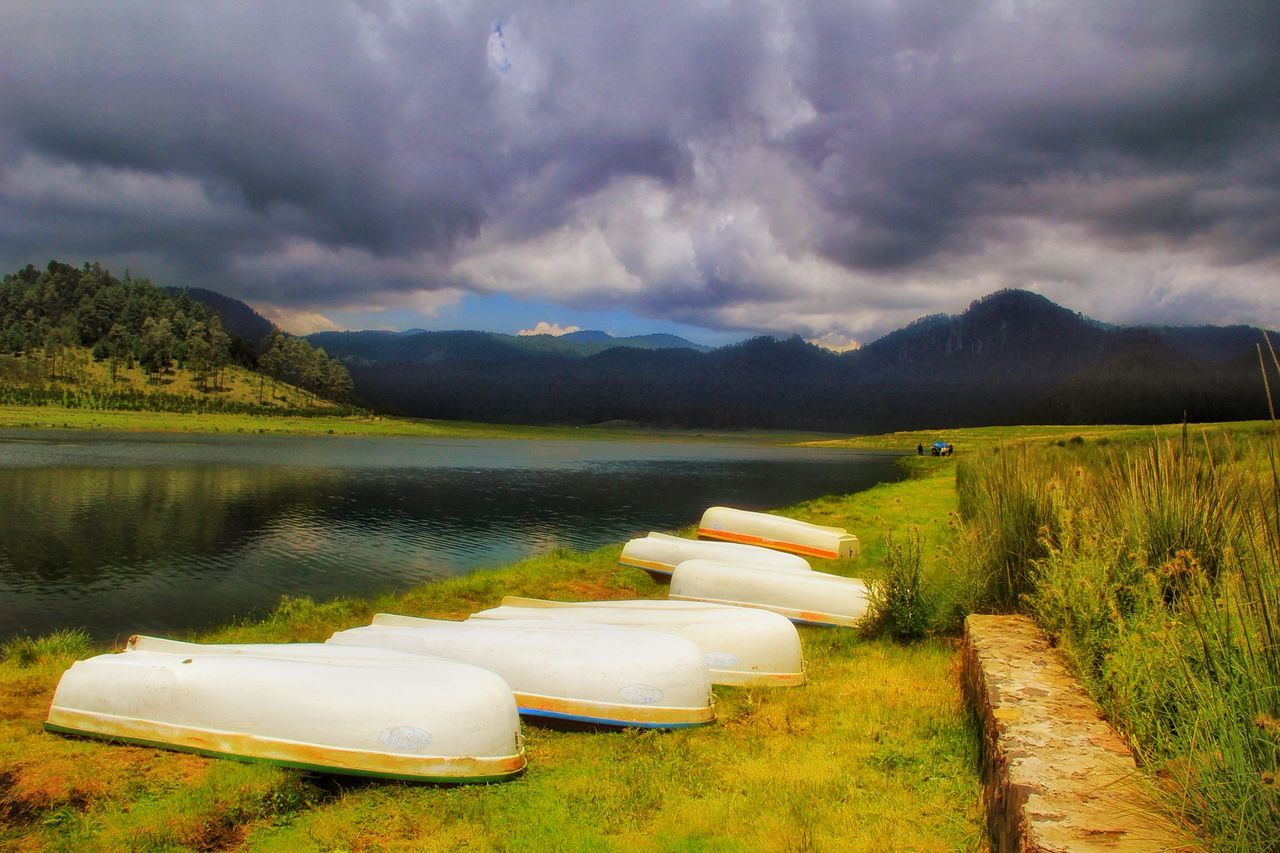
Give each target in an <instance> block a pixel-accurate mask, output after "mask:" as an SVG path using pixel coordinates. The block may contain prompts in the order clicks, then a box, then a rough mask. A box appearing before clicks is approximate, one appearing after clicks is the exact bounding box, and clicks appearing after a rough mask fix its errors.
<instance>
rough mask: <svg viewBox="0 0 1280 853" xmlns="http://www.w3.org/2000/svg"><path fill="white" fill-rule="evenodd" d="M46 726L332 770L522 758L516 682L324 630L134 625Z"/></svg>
mask: <svg viewBox="0 0 1280 853" xmlns="http://www.w3.org/2000/svg"><path fill="white" fill-rule="evenodd" d="M45 728H46V729H48V730H50V731H54V732H60V733H63V734H74V735H86V736H90V737H97V738H106V739H109V740H113V741H123V742H127V743H133V744H142V745H147V746H157V747H164V748H168V749H176V750H180V751H184V752H195V753H199V754H202V755H210V756H216V757H222V758H235V759H240V760H247V761H264V762H268V763H271V764H280V765H284V766H287V767H298V768H303V769H307V770H315V771H320V772H324V773H342V774H351V775H357V776H373V777H379V778H388V779H403V780H411V781H418V782H492V781H498V780H501V779H507V778H510V777H513V776H515V775H517V774H519V773H520V772H521V771H522V770H523V769H524V766H525V756H524V748H523V744H522V738H521V735H520V717H519V715H518V712H517V710H516V705H515V702H514V701H513V699H512V695H511V689H510V688H509V687H508V686H507V684H506V682H504V681H503V680H502V679H501V678H500V677H499V676H497V675H495V674H494V673H492V672H489V671H487V670H484V669H481V668H479V667H474V666H467V665H465V664H460V663H456V662H454V661H446V660H440V659H438V658H426V657H421V656H416V655H408V654H396V653H390V654H388V653H385V652H383V651H381V650H369V649H335V648H333V647H329V646H325V645H322V644H319V643H309V644H280V645H268V644H262V645H253V646H239V647H237V646H203V645H199V644H195V643H180V642H174V641H168V640H159V639H155V638H145V637H142V638H135V639H134V640H132V641H131V642H130V649H129V650H128V651H126V652H125V653H123V654H106V655H99V656H97V657H94V658H90V659H88V660H83V661H78V662H76V663H75V664H72V666H71V668H70V669H68V670H67V671H66V672H65V673H63V675H62V679H61V681H59V683H58V689H57V691H56V692H55V693H54V697H53V704H52V707H50V709H49V717H48V720H47V722H46V723H45Z"/></svg>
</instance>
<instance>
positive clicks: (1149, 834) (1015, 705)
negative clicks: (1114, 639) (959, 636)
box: [963, 615, 1199, 851]
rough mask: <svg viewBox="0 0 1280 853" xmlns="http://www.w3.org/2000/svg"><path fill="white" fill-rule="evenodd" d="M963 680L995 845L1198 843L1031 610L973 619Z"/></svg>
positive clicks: (1111, 847)
mask: <svg viewBox="0 0 1280 853" xmlns="http://www.w3.org/2000/svg"><path fill="white" fill-rule="evenodd" d="M963 661H964V687H965V693H966V696H967V697H968V699H969V702H970V703H971V705H972V706H973V708H974V709H975V711H976V712H977V714H978V720H979V723H980V725H981V727H982V753H983V765H984V769H983V799H984V800H985V805H986V810H987V824H988V827H989V829H990V830H991V836H992V840H993V843H994V844H995V847H996V849H997V850H1000V851H1006V850H1045V851H1049V850H1053V851H1058V850H1071V851H1077V850H1078V851H1092V850H1099V851H1118V850H1124V851H1128V850H1144V851H1145V850H1195V849H1199V848H1198V845H1196V844H1195V843H1194V842H1193V841H1192V840H1190V839H1189V838H1188V837H1187V835H1186V834H1184V833H1183V832H1182V831H1180V830H1179V828H1178V827H1177V826H1176V825H1175V824H1174V823H1173V822H1172V821H1171V820H1170V819H1169V818H1167V817H1165V816H1164V815H1163V814H1162V811H1161V808H1160V807H1159V806H1158V805H1157V803H1156V801H1155V800H1154V799H1153V797H1152V796H1151V794H1150V792H1149V791H1148V789H1147V788H1145V787H1144V786H1143V784H1142V781H1141V780H1140V779H1139V778H1138V776H1137V772H1138V771H1137V767H1136V765H1135V764H1134V760H1133V755H1132V753H1131V752H1130V751H1129V747H1128V745H1127V744H1126V743H1125V742H1124V739H1123V738H1121V737H1120V735H1119V734H1117V733H1116V731H1115V730H1114V729H1113V728H1112V727H1111V726H1110V724H1108V723H1107V722H1106V720H1104V719H1103V717H1102V711H1101V710H1100V709H1099V708H1098V706H1097V704H1096V703H1094V701H1093V700H1092V699H1090V698H1089V697H1088V695H1087V694H1086V693H1085V692H1084V689H1083V688H1082V687H1081V685H1080V683H1079V682H1078V681H1077V680H1076V679H1075V677H1074V676H1073V675H1072V674H1071V673H1070V672H1069V671H1068V670H1067V668H1066V667H1065V666H1064V665H1063V663H1062V661H1061V660H1060V658H1059V656H1058V653H1057V652H1056V651H1055V650H1054V649H1052V648H1051V647H1050V646H1049V642H1048V639H1047V638H1046V637H1045V635H1044V633H1043V632H1042V631H1041V630H1040V628H1039V627H1038V626H1037V625H1036V624H1035V622H1033V621H1032V620H1030V619H1028V618H1026V617H1025V616H978V615H974V616H970V617H969V618H968V619H966V620H965V631H964V648H963Z"/></svg>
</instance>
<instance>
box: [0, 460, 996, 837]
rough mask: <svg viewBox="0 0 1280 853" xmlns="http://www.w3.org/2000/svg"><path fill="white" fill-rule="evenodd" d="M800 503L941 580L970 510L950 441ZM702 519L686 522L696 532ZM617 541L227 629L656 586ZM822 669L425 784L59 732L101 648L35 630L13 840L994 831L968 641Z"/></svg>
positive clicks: (817, 639) (833, 659) (280, 634)
mask: <svg viewBox="0 0 1280 853" xmlns="http://www.w3.org/2000/svg"><path fill="white" fill-rule="evenodd" d="M908 464H909V466H910V468H911V472H912V475H913V476H912V477H911V478H909V479H907V480H904V481H902V482H900V483H894V484H886V485H881V486H877V487H875V488H873V489H870V490H868V491H866V492H862V493H859V494H855V495H841V496H829V497H826V498H821V499H818V500H815V501H810V502H808V503H805V504H801V505H798V506H794V507H790V508H788V509H787V510H786V512H787V514H790V515H795V516H798V517H804V518H809V519H812V520H814V521H819V522H827V523H837V524H842V525H847V526H849V527H850V528H851V529H854V530H855V531H856V532H857V533H858V534H859V536H860V538H861V539H862V543H863V548H864V557H863V558H862V560H861V561H860V562H859V563H857V564H853V565H850V564H848V563H842V564H841V563H836V562H828V563H820V564H816V565H815V568H821V569H826V570H839V571H842V572H844V573H855V572H856V573H857V574H860V575H872V576H874V575H877V574H878V573H879V572H880V570H881V569H880V563H881V561H882V560H883V558H884V555H885V553H886V545H885V538H886V536H887V535H893V536H895V537H900V538H901V537H907V536H909V535H911V532H912V531H913V530H918V531H922V535H923V536H924V538H925V542H926V544H925V557H924V571H925V576H926V580H927V581H929V582H931V583H935V584H939V585H941V584H943V583H944V581H945V578H944V577H943V575H944V573H943V572H942V570H941V567H940V555H941V554H942V553H944V550H945V547H944V546H945V545H946V541H947V536H948V531H949V530H950V529H951V528H950V526H949V523H948V522H949V517H950V514H951V513H953V512H954V509H955V506H956V503H955V493H954V488H953V487H952V476H951V472H952V471H953V470H954V468H953V466H952V465H951V464H950V460H934V459H924V460H919V459H914V458H913V459H911V460H909V461H908ZM685 532H686V533H687V532H688V531H685ZM619 550H620V545H615V546H612V547H608V548H602V549H599V550H596V551H592V552H589V553H579V552H573V551H567V550H561V551H556V552H553V553H551V554H547V555H544V556H540V557H537V558H533V559H530V560H525V561H523V562H520V563H517V564H515V565H512V566H508V567H505V568H501V569H495V570H491V571H481V572H476V573H473V574H470V575H466V576H462V577H458V578H454V579H450V580H447V581H443V582H438V583H432V584H427V585H424V586H421V587H418V588H416V589H413V590H410V591H409V592H406V593H403V594H398V595H388V596H383V597H380V598H377V599H373V600H357V599H340V600H335V601H329V602H313V601H310V600H308V599H287V600H284V601H283V602H282V603H281V605H280V606H279V607H278V608H277V609H276V611H275V612H274V613H273V614H271V615H270V616H269V617H268V618H267V619H265V620H262V621H257V622H245V623H241V624H235V625H229V626H227V627H224V628H222V629H219V630H216V631H212V632H207V633H205V634H203V635H202V636H199V637H197V639H201V640H205V641H211V642H247V641H302V640H322V639H324V638H326V637H327V636H328V635H329V633H330V632H332V631H334V630H337V629H339V628H346V627H350V626H353V625H358V624H362V623H365V622H367V620H368V619H369V617H370V616H371V615H372V614H373V613H374V612H377V611H379V610H391V611H396V612H402V613H409V614H421V615H432V616H440V617H446V618H460V617H463V616H465V615H467V614H469V613H470V612H472V611H474V610H477V609H481V608H484V607H488V606H492V605H495V604H497V603H498V601H499V600H500V599H501V597H502V596H503V595H504V594H515V595H530V596H540V597H551V598H564V599H600V598H622V597H635V596H644V597H659V596H661V595H662V594H663V587H661V586H660V585H658V584H656V583H655V582H654V581H653V580H651V579H650V578H649V577H648V576H647V575H645V574H644V573H643V572H640V571H638V570H634V569H629V568H624V567H621V566H618V565H617V563H616V558H617V556H618V552H619ZM800 630H801V635H802V639H803V643H804V648H805V655H806V658H807V661H808V666H809V672H810V681H809V683H808V684H807V685H805V686H803V687H799V688H784V689H765V688H746V689H734V688H717V690H716V695H717V715H718V721H717V724H715V725H713V726H708V727H704V728H701V729H695V730H685V731H680V732H667V733H661V732H637V731H628V732H567V731H561V730H554V729H547V728H542V727H538V726H534V725H526V726H525V734H526V737H527V742H528V757H529V769H528V772H527V773H526V775H525V776H524V777H522V778H521V779H519V780H518V781H515V782H510V783H505V784H500V785H491V786H480V787H462V788H442V787H423V786H415V785H407V784H398V783H378V782H367V781H357V780H351V779H339V778H336V777H323V776H310V775H307V774H303V773H299V772H297V771H291V770H283V769H279V768H273V767H268V766H261V765H245V764H239V763H236V762H231V761H216V760H210V759H205V758H201V757H198V756H192V755H185V754H180V753H171V752H166V751H161V750H155V749H146V748H140V747H125V746H112V745H107V744H102V743H98V742H95V741H89V740H76V739H70V738H62V737H56V736H53V735H50V734H47V733H44V732H42V731H41V728H40V724H41V722H42V720H43V719H44V714H45V712H46V710H47V708H48V704H49V700H50V697H51V694H52V691H53V688H54V686H55V685H56V682H57V679H58V677H59V675H60V674H61V672H62V671H63V669H65V667H66V666H67V665H69V663H70V662H71V661H72V660H73V659H75V658H77V657H83V656H84V655H86V654H88V653H89V652H90V651H91V650H89V649H86V647H85V646H84V643H83V638H82V637H81V638H80V639H77V638H76V636H75V635H62V636H60V637H54V638H48V639H43V640H35V641H27V640H19V641H15V642H14V643H11V644H10V646H9V647H8V648H7V649H6V656H5V657H6V659H5V660H4V661H3V662H0V847H3V846H7V845H12V846H16V847H19V848H21V849H41V848H45V849H49V848H53V849H73V848H74V849H83V848H88V849H119V848H129V849H148V850H159V849H172V848H175V847H176V848H197V849H212V848H222V847H251V848H255V849H259V848H260V849H267V850H285V849H288V850H294V849H299V848H301V849H345V850H364V849H382V848H387V847H392V848H395V847H399V848H412V849H512V850H514V849H548V848H555V849H568V850H579V849H582V850H587V849H589V850H610V849H617V850H631V849H640V850H659V849H661V850H704V849H715V850H756V849H762V848H764V849H787V850H809V849H841V850H884V849H912V850H966V849H985V846H986V841H985V834H984V829H983V823H982V814H981V809H980V806H979V791H980V782H979V778H978V766H977V761H978V740H977V734H976V731H975V729H974V727H973V723H972V721H971V719H970V717H969V715H968V712H967V711H966V709H965V708H964V706H963V703H962V699H961V695H960V690H959V686H958V683H957V678H956V673H955V662H956V655H955V650H954V647H953V641H951V640H948V639H929V640H925V641H921V642H917V643H912V644H898V643H894V642H890V641H888V640H877V639H869V638H867V637H864V636H862V635H861V634H859V633H858V632H856V631H851V630H843V629H819V628H808V627H806V628H801V629H800Z"/></svg>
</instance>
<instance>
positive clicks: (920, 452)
mask: <svg viewBox="0 0 1280 853" xmlns="http://www.w3.org/2000/svg"><path fill="white" fill-rule="evenodd" d="M916 456H924V445H923V444H917V445H916Z"/></svg>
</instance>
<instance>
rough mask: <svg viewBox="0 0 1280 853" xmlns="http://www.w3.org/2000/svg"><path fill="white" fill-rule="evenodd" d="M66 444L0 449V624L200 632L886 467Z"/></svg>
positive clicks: (803, 457)
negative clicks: (293, 602) (307, 599)
mask: <svg viewBox="0 0 1280 853" xmlns="http://www.w3.org/2000/svg"><path fill="white" fill-rule="evenodd" d="M21 435H22V436H23V437H24V438H25V437H28V434H21ZM13 436H14V433H0V440H3V439H4V438H12V437H13ZM37 438H38V439H39V438H40V437H39V436H37ZM76 438H77V441H76V442H68V441H67V440H66V438H65V436H57V435H50V436H48V437H45V438H43V440H36V441H29V440H27V441H22V442H14V441H8V442H5V443H3V444H0V507H3V508H4V510H3V512H0V637H6V636H12V635H13V634H16V633H21V632H30V633H43V632H47V631H50V630H53V629H55V628H58V627H64V626H68V625H78V626H84V627H87V628H88V629H89V630H90V631H91V632H92V633H93V634H95V636H97V637H100V638H114V637H118V636H122V635H127V634H129V633H132V632H134V631H156V632H160V631H172V630H180V629H185V628H194V627H201V626H206V625H211V624H215V623H218V622H222V621H226V620H228V619H230V618H232V617H235V616H238V615H246V614H251V613H255V612H261V611H263V610H266V609H269V608H270V607H271V606H273V605H274V603H275V602H276V601H277V600H278V598H279V596H280V595H282V594H291V595H310V596H313V597H316V598H327V597H332V596H335V595H367V594H370V593H372V592H375V591H380V590H385V589H393V588H394V589H398V588H405V587H408V586H410V585H412V584H415V583H419V582H422V581H424V580H428V579H431V578H436V577H443V576H448V575H452V574H456V573H459V572H465V571H470V570H472V569H475V568H477V567H481V566H486V565H495V564H500V563H505V562H509V561H511V560H515V559H518V558H521V557H524V556H528V555H531V554H537V553H544V552H546V551H549V550H552V549H554V548H556V547H560V546H566V547H571V548H594V547H598V546H599V545H602V544H607V543H610V542H618V541H621V540H623V539H626V538H627V537H629V536H632V535H636V534H641V533H643V532H645V531H647V530H650V529H668V528H673V527H679V526H682V525H685V524H688V523H690V522H692V521H695V520H696V519H697V517H698V515H699V514H700V512H701V511H702V509H703V508H704V507H706V506H707V505H709V504H712V503H732V504H736V505H740V506H747V507H757V508H765V507H769V506H778V505H782V504H787V503H792V502H795V501H797V500H802V499H804V498H806V497H812V496H815V495H819V494H825V493H829V492H844V491H852V490H856V489H859V488H865V487H866V486H869V485H871V484H873V483H875V482H878V481H882V480H887V479H892V478H893V477H894V476H895V469H894V468H893V466H892V460H891V459H887V458H885V457H883V456H874V455H864V454H853V453H831V452H826V451H803V450H795V449H787V448H762V447H751V446H743V445H711V444H694V445H686V444H674V443H672V444H653V443H638V442H616V443H615V442H608V443H605V442H516V441H493V442H483V441H479V442H477V441H470V442H465V441H458V442H441V441H434V442H426V441H423V440H415V439H355V440H352V439H307V438H297V437H294V438H288V439H278V438H263V437H252V438H243V439H242V438H228V437H208V438H207V439H206V438H197V439H192V438H190V437H184V438H182V439H174V438H170V437H162V436H152V437H141V438H140V437H138V436H128V437H124V438H121V437H118V436H107V435H100V436H94V435H84V436H82V435H77V436H76Z"/></svg>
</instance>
